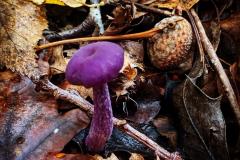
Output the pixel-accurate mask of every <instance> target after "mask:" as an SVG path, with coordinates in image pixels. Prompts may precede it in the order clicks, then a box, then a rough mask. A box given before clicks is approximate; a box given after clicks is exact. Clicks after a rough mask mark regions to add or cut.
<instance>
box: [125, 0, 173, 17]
mask: <svg viewBox="0 0 240 160" xmlns="http://www.w3.org/2000/svg"><path fill="white" fill-rule="evenodd" d="M124 3H127V4H130V3H131V2H128V1H124ZM134 5H135V6H137V7H138V8H140V9H142V10H145V11H148V12H152V13H155V14H164V15H166V16H172V15H173V14H172V12H169V11H167V10H162V9H159V8H153V7H149V6H146V5H144V4H141V3H134Z"/></svg>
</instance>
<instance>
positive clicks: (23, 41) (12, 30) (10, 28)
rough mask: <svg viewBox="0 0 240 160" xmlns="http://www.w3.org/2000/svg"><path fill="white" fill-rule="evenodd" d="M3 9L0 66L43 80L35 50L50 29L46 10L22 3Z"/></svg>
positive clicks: (4, 3) (9, 1)
mask: <svg viewBox="0 0 240 160" xmlns="http://www.w3.org/2000/svg"><path fill="white" fill-rule="evenodd" d="M0 6H1V12H0V24H1V27H0V39H1V41H0V53H1V58H0V65H4V66H6V67H7V68H9V69H11V70H12V71H17V72H19V73H20V74H22V75H27V76H28V77H31V78H35V79H37V78H39V76H40V75H41V73H40V71H39V69H38V65H37V63H36V60H35V58H36V55H35V50H34V47H35V46H36V45H37V42H38V40H39V39H40V38H41V36H42V31H43V30H44V29H46V28H47V21H46V17H45V12H44V10H43V9H42V8H41V7H39V6H36V5H34V4H33V3H32V2H29V1H22V0H15V1H12V0H5V1H0Z"/></svg>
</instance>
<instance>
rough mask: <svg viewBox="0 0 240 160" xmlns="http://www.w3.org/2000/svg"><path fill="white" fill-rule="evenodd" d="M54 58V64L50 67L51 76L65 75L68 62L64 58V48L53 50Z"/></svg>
mask: <svg viewBox="0 0 240 160" xmlns="http://www.w3.org/2000/svg"><path fill="white" fill-rule="evenodd" d="M52 58H53V59H54V63H53V64H51V65H50V69H51V74H52V75H54V74H59V73H65V69H66V66H67V63H68V62H67V59H65V58H64V56H63V46H57V47H54V48H53V53H52Z"/></svg>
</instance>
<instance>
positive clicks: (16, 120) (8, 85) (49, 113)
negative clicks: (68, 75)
mask: <svg viewBox="0 0 240 160" xmlns="http://www.w3.org/2000/svg"><path fill="white" fill-rule="evenodd" d="M0 75H2V77H0V140H1V145H0V159H9V160H10V159H19V160H20V159H21V160H22V159H24V160H36V159H38V160H40V159H44V160H45V159H48V158H47V157H48V156H49V155H50V154H54V155H55V154H56V153H59V152H60V151H61V150H62V149H63V148H64V146H65V145H66V144H67V143H68V142H69V141H70V140H71V139H72V138H73V137H74V135H75V134H76V133H78V132H79V131H80V130H81V129H84V128H85V127H87V125H88V123H89V118H88V116H87V115H86V113H85V112H83V111H81V110H80V109H73V110H71V111H68V112H65V113H63V114H60V113H59V112H58V107H59V105H58V104H59V103H57V101H56V100H55V98H54V97H53V96H50V95H49V94H48V93H44V92H41V93H38V92H36V91H35V88H34V87H35V85H34V84H33V83H32V82H31V80H30V79H28V78H26V77H23V76H19V75H17V74H16V73H12V72H9V71H6V72H0ZM3 77H4V78H3ZM6 77H8V78H9V79H7V78H6ZM1 78H3V79H1Z"/></svg>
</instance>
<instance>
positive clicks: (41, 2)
mask: <svg viewBox="0 0 240 160" xmlns="http://www.w3.org/2000/svg"><path fill="white" fill-rule="evenodd" d="M30 1H32V2H33V3H35V4H37V5H40V4H43V2H44V0H30Z"/></svg>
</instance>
